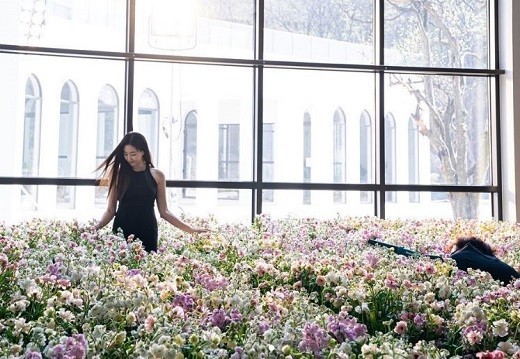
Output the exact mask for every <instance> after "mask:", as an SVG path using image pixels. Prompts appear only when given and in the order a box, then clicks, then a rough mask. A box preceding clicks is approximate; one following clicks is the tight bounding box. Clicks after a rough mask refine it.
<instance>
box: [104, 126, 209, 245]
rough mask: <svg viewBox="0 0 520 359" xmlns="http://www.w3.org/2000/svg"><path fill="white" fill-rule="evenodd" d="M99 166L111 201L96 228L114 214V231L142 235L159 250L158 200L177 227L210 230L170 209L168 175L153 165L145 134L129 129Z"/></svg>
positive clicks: (164, 216)
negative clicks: (176, 215)
mask: <svg viewBox="0 0 520 359" xmlns="http://www.w3.org/2000/svg"><path fill="white" fill-rule="evenodd" d="M98 170H102V178H103V179H104V182H107V184H108V205H107V209H106V211H105V213H103V215H102V216H101V219H100V220H99V222H98V223H97V224H96V226H95V228H96V230H98V229H101V228H103V227H104V226H106V225H107V224H108V223H109V222H110V221H111V220H112V218H114V216H115V219H114V223H113V227H112V230H113V231H114V233H117V231H118V230H119V229H121V230H122V231H123V234H124V236H125V238H128V236H130V235H134V237H136V238H139V239H140V240H141V241H142V243H143V246H144V248H145V249H146V251H148V252H151V251H157V237H158V228H157V219H156V218H155V210H154V202H155V201H157V208H158V209H159V214H160V216H161V218H163V219H165V220H166V221H167V222H169V223H171V224H172V225H174V226H175V227H178V228H179V229H181V230H183V231H186V232H188V233H203V232H207V231H208V230H207V229H204V228H194V227H191V226H190V225H188V224H186V223H184V222H182V221H181V220H180V219H178V218H177V217H175V216H174V215H173V214H172V213H171V212H170V211H169V210H168V205H167V203H166V179H165V176H164V174H163V173H162V172H161V171H160V170H158V169H156V168H154V166H153V164H152V159H151V155H150V150H149V148H148V143H147V142H146V139H145V137H144V136H143V135H142V134H140V133H137V132H129V133H127V134H126V135H125V137H123V139H122V140H121V142H120V143H119V144H118V145H117V147H116V148H115V149H114V150H113V151H112V153H111V154H110V155H109V156H108V157H107V158H106V160H105V161H103V163H101V164H100V165H99V167H98ZM105 184H106V183H105ZM118 202H119V206H117V204H118ZM116 206H117V211H116Z"/></svg>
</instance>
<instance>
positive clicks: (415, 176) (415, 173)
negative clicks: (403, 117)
mask: <svg viewBox="0 0 520 359" xmlns="http://www.w3.org/2000/svg"><path fill="white" fill-rule="evenodd" d="M408 183H409V184H418V183H419V131H418V130H417V125H416V124H415V121H414V119H413V118H412V117H410V119H409V120H408ZM409 201H410V202H411V203H417V202H419V192H413V191H411V192H410V193H409Z"/></svg>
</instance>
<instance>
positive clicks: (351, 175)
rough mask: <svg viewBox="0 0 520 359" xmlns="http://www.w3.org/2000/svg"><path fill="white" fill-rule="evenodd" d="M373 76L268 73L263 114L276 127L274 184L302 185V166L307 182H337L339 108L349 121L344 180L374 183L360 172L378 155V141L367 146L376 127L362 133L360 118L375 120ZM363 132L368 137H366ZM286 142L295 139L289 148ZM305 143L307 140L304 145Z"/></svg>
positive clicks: (304, 72) (287, 72)
mask: <svg viewBox="0 0 520 359" xmlns="http://www.w3.org/2000/svg"><path fill="white" fill-rule="evenodd" d="M374 76H375V75H373V74H364V73H342V72H332V71H331V72H328V71H310V70H300V71H298V70H277V69H266V70H265V71H264V79H265V84H264V114H266V116H268V118H269V122H272V123H274V124H275V126H276V132H277V135H276V137H275V138H274V151H275V158H276V162H275V164H274V178H273V181H275V182H304V180H305V176H306V173H305V172H304V171H303V169H302V168H303V167H304V168H305V169H306V170H307V172H308V174H309V175H310V177H309V178H308V181H309V182H312V183H334V182H335V178H334V165H335V158H334V155H335V150H334V146H333V144H334V121H333V118H334V112H335V111H336V110H337V109H338V107H340V108H341V109H342V113H343V116H344V117H345V129H344V133H345V134H346V138H345V139H344V143H343V145H344V146H345V149H344V151H345V153H346V159H345V163H346V167H345V168H344V171H345V173H344V174H345V177H344V179H343V181H345V182H347V183H360V181H365V182H368V181H371V180H372V178H368V177H367V176H368V174H367V173H365V174H362V173H361V169H360V168H361V165H365V166H369V165H370V163H369V162H370V161H371V160H369V157H370V156H372V154H373V153H374V152H375V150H373V149H372V147H371V146H374V143H375V142H374V141H372V142H371V141H369V139H370V138H372V131H373V128H371V127H363V128H361V126H360V120H359V119H360V118H361V116H362V114H363V113H366V114H367V115H366V116H368V117H373V116H374V106H375V105H374V92H375V89H374ZM306 113H307V114H308V119H309V120H310V121H311V126H310V127H309V128H308V130H309V131H308V133H307V134H308V136H304V123H305V121H304V116H305V114H306ZM354 119H355V120H354ZM361 133H365V135H364V136H365V137H363V136H361ZM362 138H365V145H364V147H363V148H364V150H365V152H364V153H360V147H361V145H360V141H361V139H362ZM288 139H291V141H290V143H291V145H290V146H287V141H288ZM304 141H308V143H307V145H306V146H305V145H304ZM367 146H370V149H368V148H367ZM305 151H309V152H305Z"/></svg>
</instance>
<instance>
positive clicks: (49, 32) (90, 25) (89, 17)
mask: <svg viewBox="0 0 520 359" xmlns="http://www.w3.org/2000/svg"><path fill="white" fill-rule="evenodd" d="M125 16H126V0H96V1H73V0H9V1H1V2H0V24H2V25H1V29H2V31H0V43H5V44H13V45H30V46H42V47H59V48H69V49H89V50H106V51H124V50H125V43H126V42H125V30H126V19H125Z"/></svg>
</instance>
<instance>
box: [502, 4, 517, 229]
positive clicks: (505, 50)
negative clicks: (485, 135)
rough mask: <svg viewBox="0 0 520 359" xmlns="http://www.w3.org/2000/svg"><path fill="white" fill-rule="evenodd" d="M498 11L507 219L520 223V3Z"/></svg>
mask: <svg viewBox="0 0 520 359" xmlns="http://www.w3.org/2000/svg"><path fill="white" fill-rule="evenodd" d="M498 10H499V14H498V15H499V18H500V19H501V21H500V29H499V31H500V43H499V46H500V59H499V68H501V69H504V70H505V72H506V73H505V75H503V76H501V77H500V87H499V89H500V94H501V96H500V114H501V121H500V122H501V128H500V133H501V139H502V143H501V146H502V148H501V149H502V151H501V153H502V179H503V181H502V183H503V189H502V190H503V210H504V220H507V221H514V222H520V125H518V124H516V123H515V119H517V118H518V119H520V73H519V70H520V56H519V55H520V21H518V20H517V21H514V20H515V19H519V18H520V1H512V0H499V9H498ZM515 55H516V56H515ZM517 173H518V174H517Z"/></svg>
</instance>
